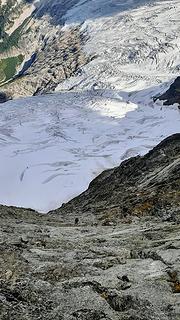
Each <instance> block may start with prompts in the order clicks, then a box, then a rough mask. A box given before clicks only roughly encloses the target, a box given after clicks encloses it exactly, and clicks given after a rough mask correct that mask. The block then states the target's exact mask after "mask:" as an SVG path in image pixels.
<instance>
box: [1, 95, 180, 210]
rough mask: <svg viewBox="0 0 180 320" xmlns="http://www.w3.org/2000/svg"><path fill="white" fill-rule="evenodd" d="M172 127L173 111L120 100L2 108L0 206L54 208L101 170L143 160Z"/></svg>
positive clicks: (91, 98) (175, 125)
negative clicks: (136, 158) (138, 158)
mask: <svg viewBox="0 0 180 320" xmlns="http://www.w3.org/2000/svg"><path fill="white" fill-rule="evenodd" d="M143 95H148V92H146V93H141V97H142V98H143V99H144V96H143ZM122 96H123V97H122ZM139 98H140V97H139V96H138V99H139ZM134 99H135V100H136V98H135V97H134ZM143 101H144V100H143ZM179 127H180V116H179V110H178V108H177V107H176V106H175V107H165V108H164V107H163V108H162V107H161V106H160V105H155V106H153V105H151V103H150V102H149V101H148V100H147V103H146V104H145V103H144V102H143V103H142V104H139V105H138V104H136V103H133V102H130V101H129V97H128V93H126V94H125V93H123V94H121V92H119V93H118V92H116V93H114V92H109V93H108V92H106V91H101V92H99V91H97V92H96V91H92V92H90V91H89V92H88V91H87V92H84V93H82V92H80V93H73V92H72V93H64V94H62V93H61V94H55V95H49V96H43V97H36V98H26V99H22V100H16V101H13V102H8V103H6V104H5V105H3V106H1V107H0V163H1V166H0V182H1V190H0V202H1V203H2V204H7V205H16V206H23V207H31V208H34V209H37V210H38V211H40V212H47V211H49V210H51V209H54V208H57V207H59V206H60V205H61V204H62V203H64V202H66V201H68V200H69V199H71V198H73V197H74V196H76V195H78V194H79V193H81V192H82V191H83V190H85V189H86V188H87V187H88V184H89V182H90V181H91V180H92V179H93V178H94V177H95V176H97V174H99V173H100V172H102V171H103V170H104V169H106V168H109V167H113V166H116V165H117V164H119V163H120V162H121V161H122V160H124V159H126V158H129V157H131V156H134V155H137V154H144V153H146V152H147V151H148V150H149V149H151V148H152V147H153V146H154V145H156V144H157V143H158V142H160V141H161V140H162V139H163V138H164V137H166V136H168V135H170V134H172V133H174V132H177V131H178V129H179Z"/></svg>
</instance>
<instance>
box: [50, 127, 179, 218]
mask: <svg viewBox="0 0 180 320" xmlns="http://www.w3.org/2000/svg"><path fill="white" fill-rule="evenodd" d="M179 186H180V134H179V133H178V134H174V135H172V136H170V137H168V138H166V139H165V140H163V141H162V142H161V143H160V144H158V146H156V147H155V148H154V149H153V150H151V151H150V152H149V153H148V154H146V155H145V156H143V157H140V156H137V157H134V158H130V159H128V160H125V161H124V162H123V163H122V164H121V165H120V166H119V167H117V168H114V169H110V170H106V171H104V172H103V173H102V174H100V175H99V176H98V177H97V178H96V179H94V180H93V181H92V182H91V183H90V185H89V188H88V190H87V191H85V192H83V193H82V194H81V195H80V196H78V197H76V198H75V199H73V200H72V201H70V202H69V203H67V204H64V205H63V206H62V207H61V209H58V210H55V211H54V213H61V214H63V215H64V216H68V215H74V214H76V215H79V216H80V217H81V219H82V220H83V219H85V220H86V216H88V214H92V215H93V216H95V217H96V219H98V220H100V221H101V220H102V221H103V223H107V224H108V223H109V222H117V220H119V219H131V218H132V217H133V216H138V217H141V216H144V215H153V216H156V217H158V216H159V217H162V218H163V219H171V220H173V219H174V220H176V219H178V217H179V213H180V191H179Z"/></svg>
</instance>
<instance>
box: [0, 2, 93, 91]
mask: <svg viewBox="0 0 180 320" xmlns="http://www.w3.org/2000/svg"><path fill="white" fill-rule="evenodd" d="M73 4H74V2H70V3H69V5H67V3H66V6H65V4H63V2H62V3H61V2H60V3H59V2H58V3H56V1H55V0H51V1H48V0H46V1H43V2H41V1H25V2H24V1H18V3H17V2H16V1H12V0H7V1H5V2H3V3H0V6H1V20H0V27H1V37H0V71H1V69H2V71H3V66H4V64H6V59H7V60H8V58H10V57H11V58H12V57H14V58H15V57H17V56H19V55H21V56H22V57H23V63H22V64H21V65H19V64H18V63H16V64H15V65H13V68H14V77H13V76H12V75H11V76H10V75H9V74H8V72H6V69H5V71H4V73H5V76H4V79H5V80H4V79H2V80H1V78H0V85H1V90H2V91H4V92H5V93H9V94H10V95H11V96H12V97H21V96H28V95H36V94H39V93H49V92H52V91H54V89H55V88H56V87H57V85H58V84H59V83H61V82H62V81H63V80H65V79H67V78H68V77H70V76H72V75H73V74H75V73H76V72H77V71H78V69H79V68H80V67H81V66H83V65H84V64H86V63H87V62H88V57H86V55H85V54H84V53H83V52H82V46H83V42H84V37H83V34H82V32H80V30H79V28H78V27H77V28H76V27H73V26H72V28H68V30H64V31H63V30H62V26H63V22H62V21H61V17H62V15H63V14H65V12H66V10H68V8H69V7H71V6H72V5H73ZM63 7H64V8H66V10H62V8H63ZM29 44H31V45H29ZM33 55H34V56H35V57H36V58H35V59H32V56H33ZM1 59H3V61H1ZM7 64H8V61H7ZM27 65H28V68H25V67H24V66H27ZM22 70H23V71H22ZM19 71H22V72H20V75H21V77H19V76H18V77H17V76H15V75H17V74H18V72H19ZM6 73H7V74H6ZM12 80H13V81H12Z"/></svg>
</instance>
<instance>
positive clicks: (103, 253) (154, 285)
mask: <svg viewBox="0 0 180 320" xmlns="http://www.w3.org/2000/svg"><path fill="white" fill-rule="evenodd" d="M179 160H180V134H176V135H172V136H170V137H168V138H166V139H165V140H164V141H162V142H161V143H160V144H159V145H158V146H156V147H155V148H154V149H153V150H151V151H150V152H149V153H148V154H147V155H145V156H144V157H136V158H131V159H129V160H127V161H125V162H123V163H122V164H121V166H120V167H117V168H115V169H111V170H108V171H105V172H103V173H102V174H101V175H100V176H99V177H97V178H96V179H95V180H94V181H93V182H92V183H91V184H90V187H89V189H88V190H87V191H86V192H85V193H84V194H82V195H81V196H80V197H78V198H76V199H74V200H73V201H71V202H70V203H69V204H68V205H66V206H64V209H63V210H64V213H66V214H63V211H62V210H58V211H56V212H53V213H54V214H53V215H52V214H47V215H40V214H38V213H37V212H34V211H32V210H27V209H20V208H15V207H5V206H0V251H1V257H0V274H1V277H0V319H2V320H4V319H14V320H19V319H22V320H32V319H42V320H50V319H53V320H56V319H57V320H59V319H61V320H69V319H71V320H122V319H123V320H130V319H136V320H157V319H158V320H172V319H173V320H179V315H180V308H179V307H180V304H179V294H180V272H179V270H180V268H179V267H180V261H179V257H180V237H179V236H180V228H179V222H180V221H179V218H180V208H179V204H180V201H179V179H180V177H179V172H180V170H179V164H180V163H179ZM134 165H136V167H135V166H134ZM76 183H77V182H76ZM157 195H158V196H157ZM152 200H153V208H152V207H151V206H149V204H151V202H152ZM144 201H146V203H144ZM147 201H148V202H147ZM124 205H126V209H129V210H130V211H129V212H128V210H123V212H122V209H125V206H124ZM137 208H139V209H138V211H137ZM100 209H103V210H101V211H100ZM113 209H118V212H117V211H115V210H113ZM68 211H69V212H68ZM150 214H151V216H148V215H150ZM106 215H108V220H107V217H105V216H106ZM102 216H103V219H102ZM77 217H79V225H77V224H74V220H75V218H77ZM99 218H100V221H99ZM105 219H106V220H105ZM110 222H111V224H113V225H111V224H110ZM102 224H105V225H106V226H102ZM108 224H109V225H108Z"/></svg>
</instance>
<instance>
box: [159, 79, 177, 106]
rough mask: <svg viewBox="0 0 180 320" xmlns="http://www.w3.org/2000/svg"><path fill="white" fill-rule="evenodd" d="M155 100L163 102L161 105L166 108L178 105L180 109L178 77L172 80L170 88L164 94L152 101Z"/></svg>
mask: <svg viewBox="0 0 180 320" xmlns="http://www.w3.org/2000/svg"><path fill="white" fill-rule="evenodd" d="M157 99H159V100H161V101H164V103H163V104H164V105H166V106H170V105H173V104H174V103H178V104H179V108H180V77H177V78H176V79H175V80H174V82H173V83H172V84H171V86H170V88H169V89H168V90H167V91H166V92H165V93H163V94H162V95H160V96H158V97H156V98H155V99H154V100H155V101H156V100H157Z"/></svg>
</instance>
